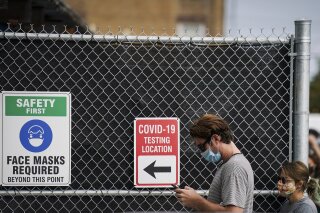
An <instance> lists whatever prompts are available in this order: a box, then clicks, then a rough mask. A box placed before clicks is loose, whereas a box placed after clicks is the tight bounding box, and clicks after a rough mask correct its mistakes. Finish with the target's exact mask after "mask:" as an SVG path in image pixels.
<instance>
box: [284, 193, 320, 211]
mask: <svg viewBox="0 0 320 213" xmlns="http://www.w3.org/2000/svg"><path fill="white" fill-rule="evenodd" d="M305 212H308V213H317V212H318V211H317V207H316V205H315V204H314V202H313V201H312V200H311V199H310V198H309V197H308V196H305V197H304V198H302V199H301V200H299V201H298V202H296V203H292V204H291V203H290V202H289V201H288V200H287V201H286V202H285V203H284V204H283V205H282V207H281V209H280V213H305Z"/></svg>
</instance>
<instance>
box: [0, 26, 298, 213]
mask: <svg viewBox="0 0 320 213" xmlns="http://www.w3.org/2000/svg"><path fill="white" fill-rule="evenodd" d="M27 33H28V34H27ZM38 33H39V34H38ZM289 41H290V39H289V38H288V34H287V33H285V32H281V33H280V34H279V35H275V34H274V33H271V34H264V33H263V32H262V33H261V34H259V35H256V36H252V34H249V35H247V36H244V35H238V36H236V37H231V36H230V37H228V36H226V37H205V38H196V37H194V38H188V37H184V38H179V37H168V36H154V35H153V36H140V37H137V36H115V35H109V34H105V35H91V34H77V33H75V34H73V35H70V34H56V33H55V31H54V30H53V31H44V30H42V31H39V32H34V31H24V30H23V29H22V28H19V30H17V31H16V32H13V31H12V29H10V28H8V29H6V30H4V31H2V32H0V47H1V49H0V58H1V60H0V70H1V74H0V90H1V91H63V92H69V91H70V92H71V94H72V143H71V146H72V169H71V174H72V182H71V185H70V186H68V187H23V186H21V187H4V186H2V187H0V191H1V199H0V207H1V209H2V211H3V212H11V211H15V212H19V211H21V212H24V211H26V212H27V211H37V212H56V211H63V212H78V211H81V212H82V211H89V212H101V211H105V212H130V211H182V212H183V211H190V209H188V208H184V207H183V206H182V205H181V204H180V203H179V201H178V200H177V199H176V197H175V195H174V193H173V192H172V191H170V189H166V188H165V189H162V188H161V189H158V188H156V189H148V188H142V189H141V188H139V189H136V188H135V187H134V185H133V166H134V165H133V147H134V144H133V122H134V119H135V118H137V117H178V118H180V122H181V123H180V127H181V129H180V141H181V145H180V147H181V151H180V156H181V159H180V160H181V165H180V168H181V171H180V175H181V177H180V181H181V185H182V186H185V185H189V186H191V187H193V188H195V189H197V190H199V192H203V194H204V195H206V192H207V191H206V190H207V189H208V188H209V186H210V183H211V181H212V179H213V177H214V174H215V171H216V169H217V167H219V166H220V164H218V165H214V164H208V163H206V162H205V160H203V159H202V158H201V157H200V155H199V154H198V153H196V152H195V150H193V148H192V146H190V142H191V141H190V137H189V134H188V126H189V125H190V122H191V121H192V120H194V119H195V118H197V117H199V116H200V115H201V114H203V113H207V112H212V113H217V114H219V115H220V116H221V117H223V118H224V119H226V120H227V121H228V122H229V123H230V126H231V128H232V129H233V131H234V134H235V138H236V140H235V143H236V145H237V146H238V147H239V148H240V149H241V151H242V152H243V154H244V155H245V156H246V157H247V158H248V160H249V161H250V163H251V165H252V168H253V170H254V177H255V190H256V193H255V200H254V211H258V212H274V211H277V210H278V208H279V206H280V202H281V200H279V199H278V197H277V195H276V194H274V193H272V192H273V190H275V189H276V178H277V172H278V169H279V168H280V166H281V164H282V163H283V162H285V161H287V160H288V159H289V153H290V147H289V144H290V138H291V137H290V131H289V129H290V125H291V124H290V122H291V121H290V111H291V109H290V100H291V98H290V85H291V82H290V57H289V53H290V49H291V47H292V45H290V42H289ZM263 192H265V193H263Z"/></svg>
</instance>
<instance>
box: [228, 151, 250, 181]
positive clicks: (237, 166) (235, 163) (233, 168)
mask: <svg viewBox="0 0 320 213" xmlns="http://www.w3.org/2000/svg"><path fill="white" fill-rule="evenodd" d="M222 173H225V174H232V173H236V174H238V175H240V174H241V173H242V174H244V175H245V174H246V175H249V176H251V175H253V170H252V167H251V165H250V163H249V161H248V160H247V159H246V158H245V156H243V154H239V155H238V156H233V157H232V158H231V159H229V160H228V161H227V162H226V163H225V164H224V165H223V168H222Z"/></svg>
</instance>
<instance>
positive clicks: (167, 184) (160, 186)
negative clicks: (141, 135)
mask: <svg viewBox="0 0 320 213" xmlns="http://www.w3.org/2000/svg"><path fill="white" fill-rule="evenodd" d="M137 120H174V121H176V122H177V127H178V130H177V143H178V147H177V155H176V178H175V179H176V182H175V183H161V184H156V183H155V184H139V183H138V160H137V154H136V144H137V142H136V126H137V125H136V122H137ZM144 156H149V155H144ZM161 156H162V155H161ZM172 184H173V185H180V119H179V118H177V117H170V118H167V117H138V118H135V120H134V187H136V188H166V187H171V185H172Z"/></svg>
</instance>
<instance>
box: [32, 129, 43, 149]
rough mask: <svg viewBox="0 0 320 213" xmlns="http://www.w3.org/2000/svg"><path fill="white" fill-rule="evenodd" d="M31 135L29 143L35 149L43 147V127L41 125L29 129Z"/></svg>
mask: <svg viewBox="0 0 320 213" xmlns="http://www.w3.org/2000/svg"><path fill="white" fill-rule="evenodd" d="M28 134H29V138H28V139H29V143H30V144H31V145H32V146H33V147H38V146H41V144H42V143H43V135H44V130H43V128H42V127H41V126H39V125H33V126H31V127H30V128H29V130H28Z"/></svg>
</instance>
